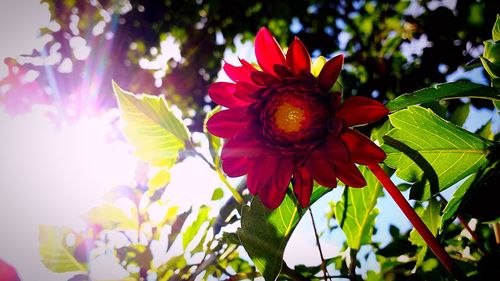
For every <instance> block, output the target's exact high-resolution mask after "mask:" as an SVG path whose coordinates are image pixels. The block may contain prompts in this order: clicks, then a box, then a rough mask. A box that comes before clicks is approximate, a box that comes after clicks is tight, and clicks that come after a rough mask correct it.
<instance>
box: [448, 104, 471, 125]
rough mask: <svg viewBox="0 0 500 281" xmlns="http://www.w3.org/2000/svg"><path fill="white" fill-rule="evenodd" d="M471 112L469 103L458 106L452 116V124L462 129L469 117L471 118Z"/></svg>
mask: <svg viewBox="0 0 500 281" xmlns="http://www.w3.org/2000/svg"><path fill="white" fill-rule="evenodd" d="M469 111H470V104H468V103H466V104H462V105H460V106H458V107H457V108H456V109H455V110H454V111H453V113H452V114H451V117H450V122H451V123H453V124H455V125H457V126H460V127H462V125H463V124H464V123H465V120H467V116H469Z"/></svg>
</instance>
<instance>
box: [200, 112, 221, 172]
mask: <svg viewBox="0 0 500 281" xmlns="http://www.w3.org/2000/svg"><path fill="white" fill-rule="evenodd" d="M220 110H221V107H220V106H217V107H215V108H214V109H213V110H212V111H210V112H209V113H207V116H206V117H205V120H204V122H203V124H204V126H203V132H204V133H205V135H206V136H207V139H208V149H209V151H210V155H211V156H212V159H213V161H214V165H215V166H219V165H220V162H221V161H220V150H221V148H222V139H221V138H219V137H216V136H214V135H212V134H210V133H209V132H208V131H207V126H206V124H207V121H208V119H210V117H212V116H213V115H214V114H215V113H217V112H219V111H220Z"/></svg>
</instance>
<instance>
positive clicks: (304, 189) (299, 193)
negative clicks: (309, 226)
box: [293, 167, 313, 208]
mask: <svg viewBox="0 0 500 281" xmlns="http://www.w3.org/2000/svg"><path fill="white" fill-rule="evenodd" d="M293 179H294V181H293V192H294V193H295V196H296V197H297V199H298V200H299V203H300V205H301V206H302V208H307V206H308V205H309V201H310V200H311V193H312V188H313V178H312V176H311V174H310V173H309V171H307V169H306V168H303V167H300V168H297V169H296V170H295V171H294V172H293Z"/></svg>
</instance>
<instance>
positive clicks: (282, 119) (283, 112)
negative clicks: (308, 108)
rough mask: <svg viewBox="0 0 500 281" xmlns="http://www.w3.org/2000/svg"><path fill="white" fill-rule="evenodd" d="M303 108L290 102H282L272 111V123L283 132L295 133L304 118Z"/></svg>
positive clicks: (300, 127)
mask: <svg viewBox="0 0 500 281" xmlns="http://www.w3.org/2000/svg"><path fill="white" fill-rule="evenodd" d="M304 113H305V112H304V110H303V109H302V108H300V107H297V106H295V105H293V104H291V103H290V102H283V103H282V104H280V105H279V106H278V108H277V109H276V112H275V113H274V123H275V125H276V127H277V128H279V129H280V130H282V131H283V132H284V133H297V132H299V131H300V130H301V129H302V125H303V124H302V123H303V122H304V120H305V119H306V117H305V114H304Z"/></svg>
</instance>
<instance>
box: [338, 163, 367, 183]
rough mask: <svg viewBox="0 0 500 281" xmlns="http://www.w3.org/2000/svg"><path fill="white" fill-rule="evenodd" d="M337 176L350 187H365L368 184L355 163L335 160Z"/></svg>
mask: <svg viewBox="0 0 500 281" xmlns="http://www.w3.org/2000/svg"><path fill="white" fill-rule="evenodd" d="M335 168H336V169H337V177H339V180H341V181H342V182H343V183H345V184H346V185H347V186H350V187H363V186H365V185H366V181H365V178H364V177H363V175H362V174H361V172H360V171H359V170H358V167H356V165H355V164H354V163H342V162H335Z"/></svg>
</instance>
